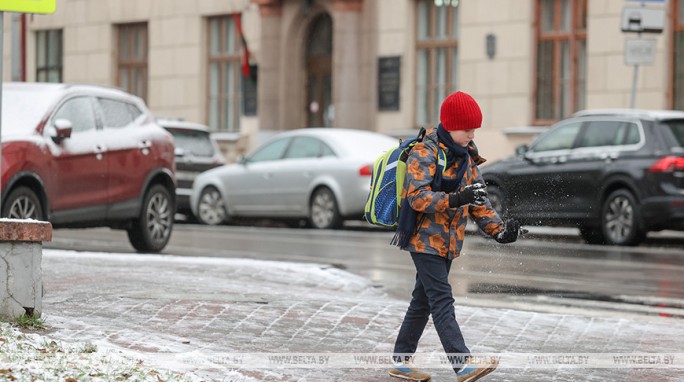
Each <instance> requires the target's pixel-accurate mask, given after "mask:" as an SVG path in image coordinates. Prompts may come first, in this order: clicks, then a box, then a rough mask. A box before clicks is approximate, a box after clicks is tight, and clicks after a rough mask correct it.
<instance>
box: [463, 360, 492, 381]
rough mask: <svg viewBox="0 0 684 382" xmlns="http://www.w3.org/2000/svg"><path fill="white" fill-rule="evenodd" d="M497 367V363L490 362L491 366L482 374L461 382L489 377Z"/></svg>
mask: <svg viewBox="0 0 684 382" xmlns="http://www.w3.org/2000/svg"><path fill="white" fill-rule="evenodd" d="M498 366H499V361H494V362H492V364H491V365H490V366H489V367H488V368H486V369H484V371H483V372H482V373H480V374H477V375H473V378H470V379H466V380H464V381H463V382H474V381H477V380H478V379H480V378H483V377H485V376H487V375H489V374H490V373H491V372H493V371H494V370H496V368H497V367H498Z"/></svg>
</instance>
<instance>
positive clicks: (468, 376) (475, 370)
mask: <svg viewBox="0 0 684 382" xmlns="http://www.w3.org/2000/svg"><path fill="white" fill-rule="evenodd" d="M497 366H499V361H498V360H496V359H494V358H492V359H491V360H487V361H485V360H473V359H472V358H469V359H468V362H466V364H465V365H464V366H463V368H462V369H461V370H459V371H458V373H456V375H457V376H458V382H472V381H477V380H478V379H480V378H482V377H484V376H485V375H487V374H489V373H491V372H492V371H494V369H496V367H497Z"/></svg>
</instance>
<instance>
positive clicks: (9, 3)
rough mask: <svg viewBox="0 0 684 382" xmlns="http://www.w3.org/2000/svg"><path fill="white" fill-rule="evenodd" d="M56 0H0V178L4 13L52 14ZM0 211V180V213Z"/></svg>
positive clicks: (0, 209)
mask: <svg viewBox="0 0 684 382" xmlns="http://www.w3.org/2000/svg"><path fill="white" fill-rule="evenodd" d="M56 9H57V0H0V178H1V177H2V175H1V173H2V84H3V77H4V68H3V64H4V62H5V47H4V46H3V45H4V41H5V11H9V12H20V13H54V12H55V10H56ZM1 211H2V179H0V212H1Z"/></svg>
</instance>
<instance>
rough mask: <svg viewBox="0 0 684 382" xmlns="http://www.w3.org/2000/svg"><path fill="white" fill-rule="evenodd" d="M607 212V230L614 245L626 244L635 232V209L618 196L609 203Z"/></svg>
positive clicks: (627, 200) (622, 197)
mask: <svg viewBox="0 0 684 382" xmlns="http://www.w3.org/2000/svg"><path fill="white" fill-rule="evenodd" d="M607 207H608V208H607V209H606V212H605V223H604V224H605V228H606V233H607V235H608V237H609V238H610V240H611V241H612V242H614V243H622V242H625V241H626V240H627V239H628V238H629V236H630V235H631V234H632V233H633V231H634V207H633V206H632V203H631V202H630V201H629V199H627V198H626V197H624V196H617V197H616V198H614V199H612V200H611V201H610V202H609V203H608V206H607Z"/></svg>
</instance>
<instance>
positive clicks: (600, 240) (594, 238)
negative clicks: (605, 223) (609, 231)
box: [578, 225, 606, 244]
mask: <svg viewBox="0 0 684 382" xmlns="http://www.w3.org/2000/svg"><path fill="white" fill-rule="evenodd" d="M578 228H579V232H580V236H581V237H582V239H584V241H585V242H586V243H587V244H606V237H605V236H603V230H602V229H601V228H600V227H593V226H586V225H580V226H579V227H578Z"/></svg>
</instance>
